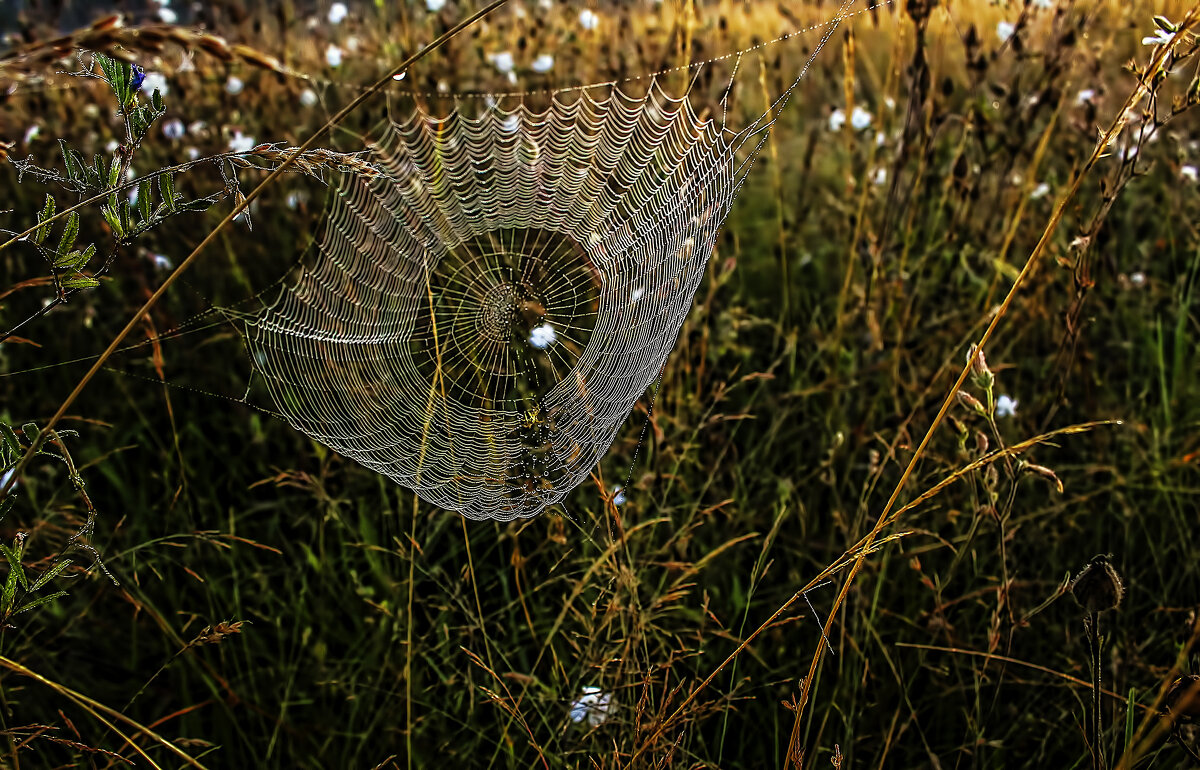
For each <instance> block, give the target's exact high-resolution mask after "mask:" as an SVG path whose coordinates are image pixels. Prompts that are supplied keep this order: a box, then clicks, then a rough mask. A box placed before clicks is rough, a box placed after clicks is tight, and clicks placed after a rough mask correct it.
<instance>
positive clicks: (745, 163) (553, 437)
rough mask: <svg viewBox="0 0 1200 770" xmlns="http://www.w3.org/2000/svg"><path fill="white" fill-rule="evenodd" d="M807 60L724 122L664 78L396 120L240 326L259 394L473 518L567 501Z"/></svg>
mask: <svg viewBox="0 0 1200 770" xmlns="http://www.w3.org/2000/svg"><path fill="white" fill-rule="evenodd" d="M847 7H848V3H847V4H846V5H843V7H842V9H841V12H840V14H839V16H838V20H840V19H841V18H842V17H843V16H844V15H845V11H846V9H847ZM835 27H836V20H835V22H834V23H831V24H830V25H829V26H827V28H826V29H827V31H826V33H825V36H824V37H823V38H822V40H821V43H820V45H818V46H816V50H814V52H813V53H812V57H815V56H816V54H817V52H819V51H820V48H821V47H822V46H823V45H824V43H825V42H826V41H827V40H828V38H829V36H830V35H831V34H832V32H833V29H834V28H835ZM812 57H810V58H809V63H811V61H812ZM807 69H808V66H807V65H806V66H805V68H804V70H807ZM733 71H734V73H736V71H737V68H736V67H735V68H734V70H733ZM803 75H804V72H803V71H802V72H801V74H800V76H799V77H798V78H797V79H796V81H795V82H794V83H793V84H792V85H791V87H790V88H788V89H787V90H786V91H785V93H784V94H782V95H781V96H780V97H779V98H778V99H777V101H776V102H775V104H773V105H772V108H771V110H768V111H767V113H765V114H764V115H763V116H762V117H760V118H759V119H758V120H757V121H755V122H753V123H752V124H751V125H750V126H748V127H747V128H745V129H743V130H742V131H739V132H732V131H729V130H728V129H726V127H725V126H724V118H722V119H720V120H714V119H701V118H700V117H698V116H697V115H696V114H695V111H694V109H693V108H692V106H691V105H690V104H689V101H688V99H687V98H686V95H685V96H684V97H682V98H677V97H673V96H671V95H670V94H668V93H667V92H666V91H665V89H664V88H663V87H662V86H661V84H660V82H659V81H658V79H657V78H651V79H650V80H649V81H648V85H647V86H645V90H644V92H638V93H633V94H631V93H629V92H628V91H626V90H623V87H622V86H618V85H616V84H611V83H610V84H605V85H602V86H592V87H588V88H582V89H569V90H564V91H561V92H557V93H554V94H553V95H551V97H550V98H549V101H548V103H547V104H546V106H545V107H544V108H543V109H540V110H539V109H534V108H532V107H530V106H529V105H527V104H525V103H524V102H521V103H518V104H516V105H515V106H513V107H505V106H502V105H501V103H500V101H499V100H497V99H496V98H494V97H493V98H489V99H488V100H487V101H486V102H484V103H483V105H482V108H481V109H478V110H477V114H471V112H470V110H468V109H466V108H465V106H464V104H463V103H461V102H460V103H458V104H457V105H456V106H455V108H454V109H452V110H450V111H449V113H448V114H446V115H444V116H435V115H432V114H429V113H428V112H426V111H425V110H423V109H420V108H418V107H412V108H410V109H409V110H408V112H407V115H406V116H405V117H403V118H400V119H397V118H396V117H395V116H394V113H393V117H392V118H391V119H389V121H388V125H387V126H386V127H385V129H384V131H383V137H382V139H381V140H380V141H379V142H378V143H377V144H376V145H374V147H373V148H372V160H373V163H374V165H375V167H376V168H377V169H378V171H379V172H380V173H378V174H376V175H373V176H372V175H364V174H356V173H345V174H343V175H342V176H341V177H340V179H338V180H337V181H336V183H335V185H334V187H335V190H336V192H335V194H334V196H333V198H334V199H333V202H332V204H331V206H330V209H329V212H328V218H327V222H326V225H325V231H324V235H323V239H322V240H321V241H320V247H319V258H318V259H316V260H314V261H313V263H312V264H310V265H307V266H305V267H303V268H302V269H301V270H299V271H298V273H297V274H296V275H295V276H294V277H293V279H292V280H290V281H288V282H286V283H285V284H284V285H283V286H282V287H281V289H280V290H278V292H277V293H276V294H275V295H274V296H272V297H270V298H269V299H268V300H266V301H265V302H264V305H263V307H262V309H261V311H259V312H257V313H254V314H251V315H249V316H246V317H244V318H243V320H242V324H243V330H244V334H245V339H246V344H247V346H248V347H249V350H250V353H251V357H252V360H253V362H254V366H255V370H256V372H258V374H259V375H261V378H262V380H263V381H264V382H265V384H266V386H267V388H268V390H269V391H270V394H271V397H272V398H273V400H274V402H275V405H276V408H277V409H278V411H279V412H280V413H281V414H282V415H283V416H284V417H285V418H286V419H287V420H288V422H289V423H290V424H291V425H292V426H293V427H295V428H296V429H298V430H300V431H302V432H304V433H306V434H308V435H309V436H311V437H312V438H313V439H315V440H317V441H319V442H320V443H322V444H324V445H326V446H328V447H330V448H331V449H333V450H334V451H336V452H338V453H340V454H342V455H343V456H345V457H348V458H350V459H353V460H355V461H357V462H358V463H361V464H362V465H364V466H366V467H368V468H371V469H372V470H375V471H377V472H379V473H381V474H383V475H385V476H387V477H389V478H390V479H392V480H393V481H395V482H396V483H398V484H401V485H403V486H405V487H408V488H410V489H413V490H414V491H416V493H417V494H418V495H419V496H420V497H421V498H422V499H424V500H426V501H427V502H430V503H433V504H435V505H438V506H440V507H442V508H447V509H450V510H455V511H459V512H461V513H462V514H463V515H465V516H467V517H470V518H473V519H485V518H492V519H499V520H509V519H512V518H516V517H527V516H532V515H535V514H537V513H539V512H541V511H542V510H544V509H545V508H546V507H547V506H549V505H552V504H554V503H557V502H559V501H561V500H562V499H563V498H564V497H565V496H566V495H567V494H568V493H569V492H570V491H571V490H573V489H574V488H575V487H576V486H578V485H579V484H580V483H581V482H582V481H583V480H585V479H586V478H587V476H588V475H589V473H590V471H591V469H592V468H593V467H594V466H595V465H596V464H597V463H598V462H599V460H600V458H601V457H602V456H603V454H604V453H605V452H606V451H607V450H608V448H609V447H610V446H611V444H612V443H613V441H614V440H615V438H616V435H617V432H618V430H619V429H620V428H621V426H622V424H623V423H624V422H625V420H626V418H627V417H628V415H629V413H630V411H631V410H632V408H633V406H634V404H635V403H636V402H637V400H638V399H639V398H640V397H641V396H642V394H643V393H645V391H646V389H647V387H648V386H649V385H650V384H651V383H653V382H654V381H655V379H656V378H657V376H658V374H659V372H660V371H661V369H662V367H663V365H664V363H665V361H666V359H667V356H668V355H669V353H670V351H671V349H672V348H673V347H674V344H675V340H676V338H677V336H678V334H679V331H680V329H681V328H682V325H683V322H684V318H685V317H686V315H687V313H688V311H689V309H690V306H691V303H692V298H693V295H694V294H695V292H696V289H697V288H698V286H699V284H700V280H701V278H702V277H703V275H704V271H705V266H706V263H707V260H708V258H709V256H710V255H711V253H712V251H713V246H714V242H715V239H716V237H717V234H718V230H719V228H720V226H721V225H722V223H723V222H724V221H725V218H726V216H727V215H728V214H729V210H730V206H731V205H732V203H733V200H734V198H735V196H736V194H737V192H738V190H739V189H740V187H741V185H742V183H743V181H744V180H745V176H746V173H747V172H748V171H749V168H750V166H751V164H752V162H753V159H754V156H755V155H756V153H757V152H758V150H759V149H760V148H761V147H762V143H763V142H764V141H765V140H766V137H767V134H768V131H769V129H770V126H771V124H772V123H773V121H774V116H775V115H777V114H778V110H779V109H780V108H781V107H782V106H783V104H784V103H785V102H786V101H787V98H788V97H789V96H790V94H791V92H792V90H793V89H795V87H796V86H797V85H798V83H799V80H800V78H802V77H803ZM730 82H731V84H732V79H731V81H730ZM727 94H728V89H727V90H726V95H727ZM476 106H478V105H476ZM722 106H724V105H722Z"/></svg>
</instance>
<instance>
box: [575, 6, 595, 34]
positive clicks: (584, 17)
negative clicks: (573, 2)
mask: <svg viewBox="0 0 1200 770" xmlns="http://www.w3.org/2000/svg"><path fill="white" fill-rule="evenodd" d="M599 25H600V17H599V16H597V15H596V12H595V11H593V10H591V9H590V8H584V9H583V10H582V11H580V12H579V26H581V27H583V28H584V29H595V28H596V27H598V26H599Z"/></svg>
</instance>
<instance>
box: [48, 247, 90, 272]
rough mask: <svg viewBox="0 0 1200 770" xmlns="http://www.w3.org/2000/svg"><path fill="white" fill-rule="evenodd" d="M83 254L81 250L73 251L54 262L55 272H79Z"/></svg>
mask: <svg viewBox="0 0 1200 770" xmlns="http://www.w3.org/2000/svg"><path fill="white" fill-rule="evenodd" d="M82 257H83V252H81V251H80V250H79V249H76V250H75V251H72V252H71V253H69V254H63V255H62V256H60V257H59V258H58V259H56V260H54V269H55V270H63V271H66V270H77V269H79V265H80V263H81V262H82Z"/></svg>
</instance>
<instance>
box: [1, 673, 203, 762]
mask: <svg viewBox="0 0 1200 770" xmlns="http://www.w3.org/2000/svg"><path fill="white" fill-rule="evenodd" d="M0 667H3V668H7V669H8V670H9V671H12V672H14V673H17V674H20V675H22V676H27V677H29V678H30V679H33V680H34V681H36V682H39V683H41V684H43V685H45V686H46V687H49V688H50V689H51V690H53V691H54V692H56V693H58V694H59V695H62V696H65V697H66V698H68V699H70V700H71V701H73V702H74V703H76V704H77V705H78V706H79V707H80V708H82V709H84V710H85V711H87V712H88V713H89V714H91V715H92V716H93V717H95V718H96V719H97V720H99V721H100V722H102V723H103V724H104V725H105V726H106V727H108V728H109V729H110V730H112V731H113V732H115V733H116V734H117V735H119V736H121V738H122V739H124V740H125V742H126V743H128V744H129V746H130V747H131V748H133V750H134V751H136V752H137V753H138V754H139V755H140V756H141V757H142V759H144V760H146V762H148V763H149V764H150V766H151V767H154V768H157V767H159V765H158V764H156V763H155V762H154V760H153V759H151V758H150V757H149V755H147V754H146V752H145V750H144V749H142V747H141V746H138V745H137V744H136V743H135V742H134V741H133V740H132V739H131V738H130V737H129V736H126V735H125V734H124V733H123V732H121V731H120V730H119V729H118V728H117V727H116V726H115V725H114V724H113V723H112V722H111V721H109V720H108V719H107V718H105V716H104V715H108V716H110V717H112V718H113V719H116V720H117V721H120V722H124V723H125V724H127V725H129V726H130V727H132V728H133V729H134V730H135V731H136V733H135V735H136V734H139V733H140V734H142V735H145V736H146V737H148V738H151V739H152V740H154V741H155V742H157V743H158V744H159V745H161V746H163V747H164V748H165V749H167V751H169V752H170V753H172V754H174V755H175V756H177V757H179V759H181V760H183V761H184V762H185V763H186V764H187V765H188V766H190V767H195V768H198V769H199V770H204V765H202V764H200V762H199V761H197V760H196V759H194V758H193V757H192V756H190V755H189V754H187V753H186V752H184V751H183V750H182V749H180V748H179V747H178V746H176V745H175V744H174V743H171V742H170V741H169V740H167V739H166V738H164V737H162V736H161V735H159V734H158V733H156V732H154V731H153V730H151V729H150V728H149V727H146V726H144V725H142V724H141V723H139V722H137V721H135V720H133V719H131V718H129V717H127V716H125V715H124V714H122V713H121V712H119V711H117V710H116V709H114V708H110V707H108V706H105V705H104V704H103V703H100V702H99V701H95V700H92V699H91V698H89V697H88V696H86V695H84V694H83V693H80V692H76V691H75V690H72V689H71V688H70V687H67V686H66V685H62V684H59V683H58V682H55V681H53V680H51V679H47V678H46V677H44V676H42V675H41V674H39V673H37V672H36V671H33V670H32V669H29V668H26V667H25V666H23V665H21V664H20V663H18V662H16V661H15V660H10V659H9V658H6V657H4V656H3V655H0Z"/></svg>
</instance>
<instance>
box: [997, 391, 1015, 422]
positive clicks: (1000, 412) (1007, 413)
mask: <svg viewBox="0 0 1200 770" xmlns="http://www.w3.org/2000/svg"><path fill="white" fill-rule="evenodd" d="M1018 403H1020V402H1019V401H1017V399H1015V398H1011V397H1009V396H1007V395H1002V396H1000V397H999V398H997V399H996V416H997V417H1013V416H1015V415H1016V413H1017V404H1018Z"/></svg>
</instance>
